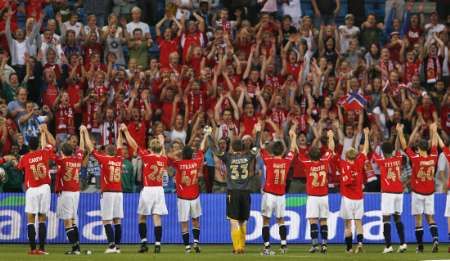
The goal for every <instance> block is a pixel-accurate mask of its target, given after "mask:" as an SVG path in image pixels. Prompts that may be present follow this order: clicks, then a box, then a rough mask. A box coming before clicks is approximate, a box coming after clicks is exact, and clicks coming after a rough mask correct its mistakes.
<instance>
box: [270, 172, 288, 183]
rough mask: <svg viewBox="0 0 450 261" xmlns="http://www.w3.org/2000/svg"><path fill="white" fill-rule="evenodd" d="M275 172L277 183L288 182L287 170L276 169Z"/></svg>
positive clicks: (275, 181)
mask: <svg viewBox="0 0 450 261" xmlns="http://www.w3.org/2000/svg"><path fill="white" fill-rule="evenodd" d="M273 173H274V174H275V180H274V182H273V183H274V184H275V185H284V184H285V183H286V170H285V169H284V168H282V169H274V170H273Z"/></svg>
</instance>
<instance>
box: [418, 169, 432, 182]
mask: <svg viewBox="0 0 450 261" xmlns="http://www.w3.org/2000/svg"><path fill="white" fill-rule="evenodd" d="M433 177H434V167H432V166H431V167H427V168H424V167H422V168H420V169H419V172H418V173H417V179H420V181H422V182H425V181H427V180H429V181H431V180H433Z"/></svg>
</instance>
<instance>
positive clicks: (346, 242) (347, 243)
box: [345, 235, 352, 251]
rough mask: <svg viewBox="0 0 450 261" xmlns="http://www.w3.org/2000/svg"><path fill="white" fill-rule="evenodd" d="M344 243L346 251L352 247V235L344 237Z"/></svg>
mask: <svg viewBox="0 0 450 261" xmlns="http://www.w3.org/2000/svg"><path fill="white" fill-rule="evenodd" d="M345 244H346V245H347V251H349V250H350V249H352V235H350V236H347V237H345Z"/></svg>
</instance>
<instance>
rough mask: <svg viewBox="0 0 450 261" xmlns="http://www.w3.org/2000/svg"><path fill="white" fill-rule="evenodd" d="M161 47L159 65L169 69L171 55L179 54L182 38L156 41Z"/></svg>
mask: <svg viewBox="0 0 450 261" xmlns="http://www.w3.org/2000/svg"><path fill="white" fill-rule="evenodd" d="M156 41H158V45H159V53H160V55H159V63H160V64H161V67H169V55H170V54H171V53H173V52H176V53H178V45H179V44H180V38H179V37H176V38H174V39H172V40H166V39H164V38H162V37H158V38H157V39H156Z"/></svg>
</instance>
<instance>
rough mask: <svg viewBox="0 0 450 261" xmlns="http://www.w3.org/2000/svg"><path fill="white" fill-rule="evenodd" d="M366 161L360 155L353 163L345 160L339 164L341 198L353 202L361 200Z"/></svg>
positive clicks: (362, 155) (364, 156) (363, 156)
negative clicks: (352, 200)
mask: <svg viewBox="0 0 450 261" xmlns="http://www.w3.org/2000/svg"><path fill="white" fill-rule="evenodd" d="M366 159H367V158H366V155H364V154H362V153H360V154H359V155H358V157H356V159H355V161H354V162H353V163H350V162H348V161H347V160H341V161H340V162H339V171H340V174H341V182H340V183H341V190H340V191H341V195H342V196H344V197H346V198H349V199H354V200H359V199H362V198H363V184H364V166H365V164H364V162H365V161H366Z"/></svg>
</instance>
